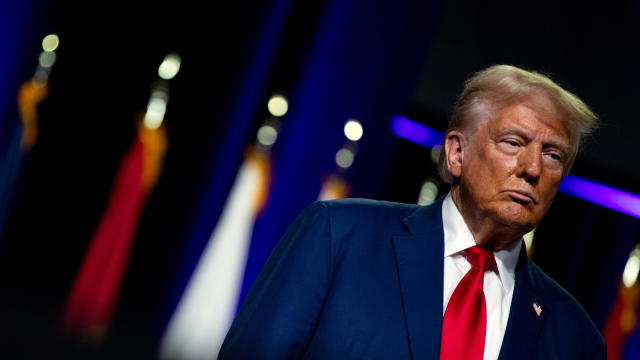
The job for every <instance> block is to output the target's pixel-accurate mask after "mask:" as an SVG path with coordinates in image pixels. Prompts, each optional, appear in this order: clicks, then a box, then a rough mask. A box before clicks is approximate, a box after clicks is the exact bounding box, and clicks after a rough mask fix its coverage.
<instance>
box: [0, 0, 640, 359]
mask: <svg viewBox="0 0 640 360" xmlns="http://www.w3.org/2000/svg"><path fill="white" fill-rule="evenodd" d="M639 20H640V3H638V2H637V1H610V2H598V3H594V4H589V3H585V2H579V1H565V2H558V1H548V0H541V1H537V2H535V3H526V4H522V5H518V4H517V3H514V2H512V1H503V0H500V1H494V2H491V3H490V4H489V3H487V2H481V1H473V0H448V1H445V0H440V1H437V0H433V1H418V0H394V1H390V0H373V1H372V0H368V1H364V0H324V1H318V0H308V1H293V0H263V1H253V2H252V1H248V2H211V3H208V4H206V5H204V4H202V5H196V4H187V3H185V2H182V3H181V2H178V3H167V4H163V3H160V2H135V3H134V2H126V3H121V4H118V3H117V2H116V3H114V2H108V3H100V4H91V5H89V4H84V5H77V4H74V5H73V6H72V5H71V4H68V3H66V2H62V1H44V0H22V1H5V2H2V3H1V4H0V354H2V356H3V357H5V356H8V357H9V358H40V357H45V356H46V357H49V358H51V357H54V358H63V357H64V358H105V359H111V358H136V359H139V358H163V359H206V358H215V357H216V355H217V351H218V348H219V346H220V342H221V341H222V338H223V337H224V334H225V333H226V330H227V328H228V326H229V323H230V321H231V320H232V319H233V316H234V314H235V311H236V309H237V306H238V305H239V304H241V302H242V300H243V298H244V296H245V295H246V292H247V291H248V289H249V288H250V286H251V284H252V283H253V281H254V279H255V277H256V276H257V273H258V272H259V270H260V268H261V267H262V265H263V264H264V262H265V261H266V259H267V257H268V255H269V253H270V251H271V249H272V248H273V247H274V246H275V244H276V243H277V241H278V239H279V237H280V236H281V235H282V234H283V232H284V231H285V229H286V227H287V226H288V225H289V223H290V222H291V221H292V220H293V219H294V217H295V216H296V215H297V213H298V212H299V211H301V210H302V209H303V208H304V207H305V206H307V205H308V204H310V203H311V202H313V201H315V200H317V199H329V198H337V197H366V198H374V199H382V200H389V201H400V202H408V203H421V204H428V203H430V202H432V201H433V200H434V199H435V198H436V197H437V196H441V195H443V194H446V192H447V190H448V189H447V187H446V186H445V185H444V184H442V182H441V181H440V180H439V178H438V176H437V171H436V166H435V163H434V159H437V156H438V154H439V143H440V140H441V136H442V134H441V132H442V131H444V130H445V128H446V124H447V120H448V116H449V115H450V112H451V109H452V106H453V103H454V102H455V99H456V97H457V95H458V93H459V92H460V91H461V89H462V86H463V83H464V80H465V79H466V78H468V77H469V76H470V75H472V74H473V73H474V72H475V71H478V70H481V69H483V68H485V67H487V66H490V65H493V64H497V63H507V64H513V65H517V66H521V67H524V68H527V69H532V70H538V71H542V72H545V73H547V74H549V75H550V76H551V77H552V78H553V79H554V80H556V81H557V82H558V83H560V84H561V85H563V86H564V87H565V88H567V89H569V90H570V91H572V92H574V93H575V94H576V95H578V96H579V97H581V98H582V99H583V100H584V101H585V102H586V103H587V104H589V105H590V106H592V108H593V110H594V111H595V112H596V113H597V114H598V115H599V116H600V118H601V125H600V128H599V130H598V131H597V132H596V133H595V134H594V135H593V136H592V137H591V138H590V139H588V141H587V142H586V143H585V146H584V147H583V152H582V154H581V155H580V156H579V157H578V159H577V161H576V164H575V166H574V170H573V172H572V175H571V177H570V178H567V180H566V181H565V182H564V183H563V185H562V187H561V192H560V193H559V194H558V196H557V198H556V200H555V204H554V205H553V206H552V209H551V211H550V212H549V214H548V215H547V216H546V218H545V219H544V221H543V222H542V223H541V224H540V225H539V227H538V228H537V229H536V231H535V232H534V233H532V234H528V236H527V237H526V240H527V245H528V248H529V253H530V256H531V257H532V258H533V259H534V261H536V263H537V264H538V265H540V266H541V267H542V269H543V270H544V271H545V272H547V274H549V275H550V276H551V277H553V278H554V279H556V280H557V281H558V282H559V283H560V284H561V285H563V286H564V287H565V288H566V289H567V290H568V291H569V292H571V293H572V294H573V295H574V297H576V299H577V300H578V301H579V302H580V303H581V304H582V305H583V307H584V308H585V310H586V311H587V312H588V313H589V315H590V316H591V318H592V319H593V321H594V322H595V324H596V325H597V326H598V327H599V328H600V329H601V331H602V332H603V334H604V335H605V337H606V338H607V342H608V347H609V349H608V350H609V358H610V359H638V358H640V329H639V326H638V324H637V319H638V316H637V315H636V311H637V310H638V294H639V292H640V290H639V287H638V285H637V284H636V280H637V277H638V270H639V269H640V247H638V243H640V197H639V196H638V195H637V194H640V165H639V164H640V151H638V149H637V142H638V140H637V139H638V134H640V122H639V121H638V120H637V116H638V115H637V102H638V100H637V98H638V95H639V94H640V68H638V66H637V64H638V63H640V51H639V50H638V41H639V40H640V38H639V35H640V33H639V28H638V27H639V26H640V25H639V24H640V21H639ZM9 355H10V356H9Z"/></svg>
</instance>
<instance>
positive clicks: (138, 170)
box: [62, 124, 167, 340]
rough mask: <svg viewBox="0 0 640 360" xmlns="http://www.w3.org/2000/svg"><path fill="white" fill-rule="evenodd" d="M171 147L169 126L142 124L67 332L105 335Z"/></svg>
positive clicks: (74, 298) (69, 309)
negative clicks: (143, 217) (147, 203)
mask: <svg viewBox="0 0 640 360" xmlns="http://www.w3.org/2000/svg"><path fill="white" fill-rule="evenodd" d="M166 147H167V139H166V134H165V130H164V127H158V128H156V129H149V128H147V127H145V126H144V125H142V124H140V125H139V127H138V133H137V136H136V138H135V140H134V141H133V144H132V145H131V147H130V148H129V151H128V152H127V153H126V155H125V156H124V158H123V160H122V162H121V164H120V168H119V170H118V174H117V176H116V178H115V182H114V184H113V188H112V192H111V197H110V198H109V201H108V204H107V207H106V209H105V212H104V215H103V217H102V219H101V220H100V223H99V225H98V227H97V229H96V231H95V233H94V235H93V237H92V239H91V242H90V244H89V248H88V250H87V252H86V254H85V257H84V259H83V261H82V264H81V266H80V270H79V271H78V274H77V276H76V279H75V281H74V282H73V286H72V288H71V292H70V293H69V297H68V300H67V303H66V306H65V309H64V314H63V319H62V328H63V331H65V332H66V333H68V334H72V335H75V336H77V337H79V338H85V339H86V338H88V339H94V340H99V339H100V338H101V337H102V336H103V335H104V334H105V333H106V331H107V329H108V326H109V321H110V319H111V316H112V314H113V312H114V309H115V305H116V302H117V298H118V294H119V291H120V287H121V283H122V279H123V276H124V273H125V270H126V267H127V263H128V259H129V254H130V252H131V248H132V246H133V240H134V238H135V234H136V231H137V227H138V220H139V218H140V214H141V212H142V209H143V206H144V203H145V200H146V198H147V195H148V194H149V193H150V191H151V190H152V189H153V186H154V185H155V183H156V181H157V179H158V176H159V174H160V171H161V168H162V161H163V158H164V154H165V152H166Z"/></svg>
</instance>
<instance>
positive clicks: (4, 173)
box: [0, 34, 60, 236]
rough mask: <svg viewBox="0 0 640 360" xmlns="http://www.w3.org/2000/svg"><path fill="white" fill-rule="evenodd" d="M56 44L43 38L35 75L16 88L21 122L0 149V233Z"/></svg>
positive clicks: (34, 126)
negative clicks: (4, 145)
mask: <svg viewBox="0 0 640 360" xmlns="http://www.w3.org/2000/svg"><path fill="white" fill-rule="evenodd" d="M59 44H60V40H59V38H58V36H57V35H55V34H49V35H47V36H45V37H44V39H43V40H42V52H41V53H40V56H38V66H37V67H36V71H35V74H34V75H33V77H32V78H31V79H28V80H27V81H25V82H24V83H23V84H22V86H20V89H18V96H17V105H18V114H19V116H20V120H21V122H20V123H19V124H16V125H15V127H14V128H13V130H12V134H10V135H9V136H8V137H7V138H6V139H8V141H7V145H6V147H5V148H3V149H0V236H1V235H2V232H3V230H4V224H5V222H6V220H7V216H8V214H9V208H10V206H11V199H12V198H13V192H14V190H15V186H16V183H17V181H18V178H19V177H20V172H21V168H22V163H23V162H24V157H25V156H26V155H27V154H28V153H29V151H31V149H32V148H33V146H34V145H35V143H36V138H37V136H38V105H39V104H40V103H41V102H42V101H43V100H44V99H45V98H46V97H47V95H48V94H49V82H48V80H49V74H50V73H51V68H52V67H53V64H55V62H56V53H55V50H56V49H57V48H58V45H59ZM0 123H1V122H0Z"/></svg>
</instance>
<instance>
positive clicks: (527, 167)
mask: <svg viewBox="0 0 640 360" xmlns="http://www.w3.org/2000/svg"><path fill="white" fill-rule="evenodd" d="M541 171H542V149H539V148H538V146H532V145H530V146H526V147H525V149H524V150H523V151H522V152H521V153H520V155H519V156H518V175H519V176H521V177H523V178H525V179H526V180H527V181H528V182H530V183H536V182H537V181H538V179H539V178H540V172H541Z"/></svg>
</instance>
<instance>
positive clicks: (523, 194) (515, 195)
mask: <svg viewBox="0 0 640 360" xmlns="http://www.w3.org/2000/svg"><path fill="white" fill-rule="evenodd" d="M506 192H507V194H508V195H509V196H510V197H511V199H513V200H514V201H515V202H517V203H519V204H523V205H526V204H529V203H533V204H534V205H537V204H538V200H536V198H535V196H533V194H531V193H530V192H528V191H522V190H507V191H506Z"/></svg>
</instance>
